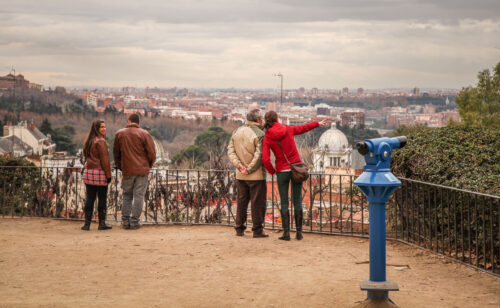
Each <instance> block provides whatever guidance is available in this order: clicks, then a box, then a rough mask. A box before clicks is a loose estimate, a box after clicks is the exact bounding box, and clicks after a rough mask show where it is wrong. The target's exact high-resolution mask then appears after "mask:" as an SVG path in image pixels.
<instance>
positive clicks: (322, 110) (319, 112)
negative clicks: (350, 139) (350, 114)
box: [316, 107, 331, 116]
mask: <svg viewBox="0 0 500 308" xmlns="http://www.w3.org/2000/svg"><path fill="white" fill-rule="evenodd" d="M316 115H324V116H329V115H331V112H330V108H325V107H319V108H317V109H316Z"/></svg>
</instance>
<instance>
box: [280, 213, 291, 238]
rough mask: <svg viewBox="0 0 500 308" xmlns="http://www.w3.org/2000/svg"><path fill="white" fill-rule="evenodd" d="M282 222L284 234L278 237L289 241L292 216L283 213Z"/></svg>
mask: <svg viewBox="0 0 500 308" xmlns="http://www.w3.org/2000/svg"><path fill="white" fill-rule="evenodd" d="M281 223H282V225H283V235H282V236H280V237H278V239H279V240H282V241H289V240H290V218H289V216H288V215H286V216H284V215H281Z"/></svg>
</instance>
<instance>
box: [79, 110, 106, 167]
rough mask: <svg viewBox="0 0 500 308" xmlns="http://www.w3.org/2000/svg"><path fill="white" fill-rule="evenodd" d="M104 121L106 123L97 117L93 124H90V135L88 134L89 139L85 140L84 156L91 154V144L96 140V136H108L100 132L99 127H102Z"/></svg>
mask: <svg viewBox="0 0 500 308" xmlns="http://www.w3.org/2000/svg"><path fill="white" fill-rule="evenodd" d="M102 123H104V121H103V120H100V119H97V120H94V121H93V122H92V125H91V126H90V131H89V135H88V136H87V139H85V142H84V143H83V156H84V157H85V158H87V157H89V156H90V146H91V145H92V143H93V142H94V139H95V138H96V137H102V138H104V137H106V136H103V135H101V133H99V128H101V124H102Z"/></svg>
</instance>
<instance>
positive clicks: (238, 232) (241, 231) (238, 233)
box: [236, 230, 245, 236]
mask: <svg viewBox="0 0 500 308" xmlns="http://www.w3.org/2000/svg"><path fill="white" fill-rule="evenodd" d="M243 235H245V231H243V230H236V236H243Z"/></svg>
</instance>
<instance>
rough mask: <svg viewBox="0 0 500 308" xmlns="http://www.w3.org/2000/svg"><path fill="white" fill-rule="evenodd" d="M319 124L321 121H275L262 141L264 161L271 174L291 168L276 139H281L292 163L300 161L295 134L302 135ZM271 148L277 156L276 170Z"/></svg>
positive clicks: (282, 145)
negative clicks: (305, 122) (298, 122)
mask: <svg viewBox="0 0 500 308" xmlns="http://www.w3.org/2000/svg"><path fill="white" fill-rule="evenodd" d="M318 126H319V123H318V122H316V121H314V122H311V123H307V124H304V125H300V126H285V125H281V124H280V123H278V122H274V123H273V126H272V127H271V128H269V129H268V130H267V131H266V135H265V137H264V141H263V143H262V162H263V163H264V166H265V167H266V169H267V171H269V173H270V174H275V173H276V172H280V171H283V170H286V169H290V165H289V164H288V163H287V162H286V159H285V156H284V155H283V151H282V150H281V148H280V146H279V145H278V143H277V142H276V141H279V142H280V144H281V147H283V150H284V152H285V154H286V157H287V158H288V161H289V162H290V163H291V164H295V163H298V162H300V161H301V160H300V156H299V151H297V146H296V145H295V139H294V137H293V136H294V135H300V134H303V133H306V132H308V131H310V130H311V129H314V128H316V127H318ZM269 149H271V150H273V153H274V156H275V157H276V161H275V163H276V170H275V169H274V167H273V165H272V164H271V154H270V151H269Z"/></svg>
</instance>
